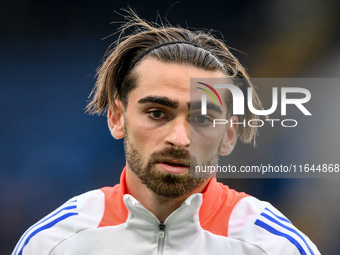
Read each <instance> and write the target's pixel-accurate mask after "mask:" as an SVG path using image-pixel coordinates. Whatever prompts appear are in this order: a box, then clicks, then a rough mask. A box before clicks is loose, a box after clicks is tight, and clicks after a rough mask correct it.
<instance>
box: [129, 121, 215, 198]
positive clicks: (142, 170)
mask: <svg viewBox="0 0 340 255" xmlns="http://www.w3.org/2000/svg"><path fill="white" fill-rule="evenodd" d="M125 123H126V121H125ZM124 130H125V139H124V149H125V154H126V160H127V163H128V165H129V167H130V169H131V170H132V171H133V172H134V173H135V174H136V175H137V176H138V177H139V179H140V180H141V181H142V183H143V184H145V185H146V187H147V188H149V189H150V190H151V191H152V192H153V193H154V194H156V195H158V196H161V197H165V198H178V197H181V196H184V195H187V194H189V193H190V192H192V191H193V190H194V189H195V188H197V187H198V186H199V185H200V184H202V183H204V182H206V181H207V180H208V179H209V178H211V174H209V173H197V172H195V166H196V165H197V160H196V158H195V157H193V156H190V152H189V151H188V150H186V149H183V150H179V149H175V148H172V147H169V148H165V149H164V150H162V151H158V152H153V153H152V154H151V155H150V156H149V157H148V159H146V160H144V159H143V157H142V155H141V153H140V152H139V150H138V149H136V147H135V146H134V144H133V143H132V141H130V139H129V136H128V128H127V126H126V124H125V126H124ZM218 155H219V154H218V152H216V154H215V155H213V156H212V157H211V159H209V160H208V161H207V162H205V164H204V165H212V164H217V161H218ZM169 159H172V160H181V161H182V162H183V161H184V162H187V164H186V165H190V171H187V172H185V173H181V174H174V173H169V172H163V171H160V170H157V169H156V167H155V165H156V164H157V163H159V162H163V161H164V162H165V161H167V160H169Z"/></svg>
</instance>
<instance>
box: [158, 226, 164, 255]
mask: <svg viewBox="0 0 340 255" xmlns="http://www.w3.org/2000/svg"><path fill="white" fill-rule="evenodd" d="M158 227H159V231H158V252H157V254H158V255H162V254H163V249H164V238H165V231H164V230H165V224H164V223H163V222H161V223H159V226H158Z"/></svg>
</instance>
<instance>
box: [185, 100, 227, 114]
mask: <svg viewBox="0 0 340 255" xmlns="http://www.w3.org/2000/svg"><path fill="white" fill-rule="evenodd" d="M188 106H189V109H190V110H191V111H192V110H198V109H201V101H191V102H190V103H188ZM207 109H210V110H213V111H216V112H218V113H220V114H222V113H223V111H222V109H221V107H219V106H218V105H216V104H214V103H212V102H207Z"/></svg>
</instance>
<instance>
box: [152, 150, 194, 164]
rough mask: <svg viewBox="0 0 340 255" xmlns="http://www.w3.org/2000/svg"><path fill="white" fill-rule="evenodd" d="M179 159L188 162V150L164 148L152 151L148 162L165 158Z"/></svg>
mask: <svg viewBox="0 0 340 255" xmlns="http://www.w3.org/2000/svg"><path fill="white" fill-rule="evenodd" d="M169 159H171V160H181V161H184V162H186V163H187V164H188V165H189V164H190V153H189V151H188V150H178V149H174V148H166V149H164V150H162V151H157V152H153V153H152V154H151V155H150V161H149V164H155V163H158V162H162V161H166V160H169Z"/></svg>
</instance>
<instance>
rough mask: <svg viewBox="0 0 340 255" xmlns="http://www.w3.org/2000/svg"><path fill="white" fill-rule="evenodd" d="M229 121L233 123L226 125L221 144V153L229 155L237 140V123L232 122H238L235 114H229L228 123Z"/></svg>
mask: <svg viewBox="0 0 340 255" xmlns="http://www.w3.org/2000/svg"><path fill="white" fill-rule="evenodd" d="M231 121H232V123H233V125H232V126H230V125H227V129H226V131H225V135H224V138H223V141H222V144H221V148H220V154H221V155H229V154H230V153H231V152H232V151H233V149H234V147H235V144H236V141H237V124H234V123H237V122H238V118H237V116H234V115H233V116H231V117H230V118H229V120H228V123H230V122H231Z"/></svg>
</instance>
